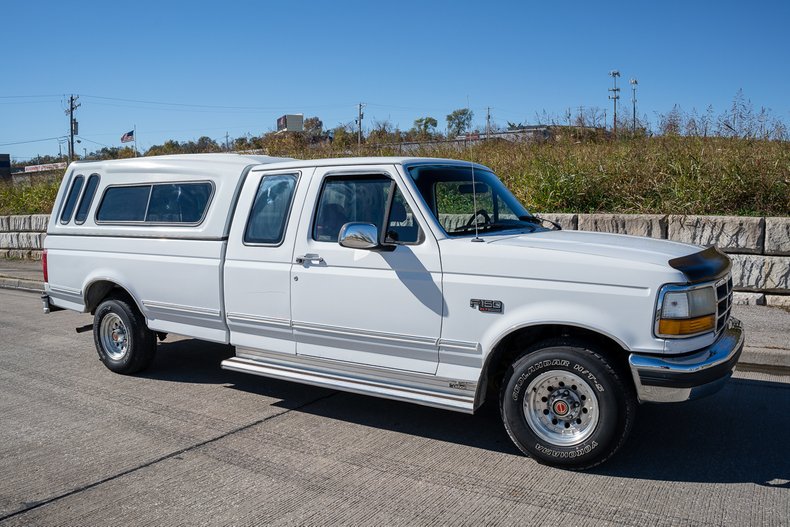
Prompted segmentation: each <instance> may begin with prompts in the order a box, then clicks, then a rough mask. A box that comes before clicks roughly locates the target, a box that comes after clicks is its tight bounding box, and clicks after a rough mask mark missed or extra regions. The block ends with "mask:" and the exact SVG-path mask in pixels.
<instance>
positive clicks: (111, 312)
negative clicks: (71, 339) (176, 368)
mask: <svg viewBox="0 0 790 527" xmlns="http://www.w3.org/2000/svg"><path fill="white" fill-rule="evenodd" d="M93 342H94V344H96V351H97V352H98V354H99V359H100V360H101V361H102V362H103V363H104V365H105V366H107V368H109V369H110V370H112V371H114V372H115V373H122V374H126V375H128V374H132V373H137V372H139V371H142V370H144V369H145V368H147V367H148V366H149V365H150V364H151V361H152V360H153V359H154V355H155V354H156V333H154V332H153V331H151V330H150V329H148V327H147V326H146V325H145V318H144V317H143V315H142V313H140V311H139V310H138V309H137V306H134V305H131V304H130V303H129V302H128V301H127V300H125V299H121V298H111V299H108V300H105V301H103V302H102V303H101V304H99V307H98V308H96V314H95V315H94V317H93Z"/></svg>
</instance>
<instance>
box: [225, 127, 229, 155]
mask: <svg viewBox="0 0 790 527" xmlns="http://www.w3.org/2000/svg"><path fill="white" fill-rule="evenodd" d="M229 139H230V136H229V135H228V132H225V151H226V152H230V143H229V142H228V140H229Z"/></svg>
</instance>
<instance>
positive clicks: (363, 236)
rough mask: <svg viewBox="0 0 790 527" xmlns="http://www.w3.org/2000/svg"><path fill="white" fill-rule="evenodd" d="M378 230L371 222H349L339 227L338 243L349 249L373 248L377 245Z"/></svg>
mask: <svg viewBox="0 0 790 527" xmlns="http://www.w3.org/2000/svg"><path fill="white" fill-rule="evenodd" d="M378 237H379V230H378V229H377V228H376V226H375V225H373V224H372V223H359V222H351V223H346V224H345V225H343V227H341V229H340V236H339V238H338V240H339V243H340V245H342V246H343V247H348V248H349V249H375V248H377V247H378V246H379V241H378Z"/></svg>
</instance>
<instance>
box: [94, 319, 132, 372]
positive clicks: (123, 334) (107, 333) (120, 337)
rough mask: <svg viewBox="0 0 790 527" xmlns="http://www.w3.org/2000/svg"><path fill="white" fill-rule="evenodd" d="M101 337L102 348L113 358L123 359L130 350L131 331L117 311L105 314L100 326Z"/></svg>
mask: <svg viewBox="0 0 790 527" xmlns="http://www.w3.org/2000/svg"><path fill="white" fill-rule="evenodd" d="M99 338H100V340H101V344H102V348H103V349H104V352H105V353H106V354H107V356H108V357H110V359H112V360H116V361H117V360H121V359H123V358H124V356H125V355H126V353H127V352H128V351H129V331H128V330H127V329H126V325H125V324H124V323H123V320H121V317H119V316H118V315H116V314H115V313H108V314H107V315H105V316H104V318H103V319H102V321H101V325H100V326H99Z"/></svg>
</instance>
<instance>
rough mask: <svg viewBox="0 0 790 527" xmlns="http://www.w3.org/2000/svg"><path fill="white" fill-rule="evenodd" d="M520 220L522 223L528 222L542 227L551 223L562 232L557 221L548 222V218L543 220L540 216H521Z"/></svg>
mask: <svg viewBox="0 0 790 527" xmlns="http://www.w3.org/2000/svg"><path fill="white" fill-rule="evenodd" d="M518 219H520V220H521V221H528V222H529V223H534V224H535V225H541V224H543V223H550V224H551V225H553V226H554V228H555V229H557V230H558V231H561V230H562V226H561V225H560V224H559V223H557V222H556V221H551V220H547V219H546V218H541V217H540V216H534V215H533V216H519V217H518Z"/></svg>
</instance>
